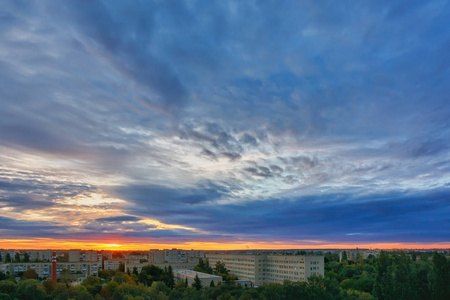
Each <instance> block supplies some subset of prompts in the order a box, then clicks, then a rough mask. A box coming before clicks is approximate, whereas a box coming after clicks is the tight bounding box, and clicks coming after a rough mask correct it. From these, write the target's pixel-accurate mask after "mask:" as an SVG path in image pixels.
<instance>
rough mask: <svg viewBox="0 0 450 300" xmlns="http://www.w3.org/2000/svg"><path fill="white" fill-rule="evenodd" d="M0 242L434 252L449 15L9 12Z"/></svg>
mask: <svg viewBox="0 0 450 300" xmlns="http://www.w3.org/2000/svg"><path fill="white" fill-rule="evenodd" d="M0 39H1V41H2V43H1V44H0V105H1V109H0V247H3V248H22V249H27V248H28V249H31V248H33V249H35V248H36V246H39V247H42V248H46V249H47V248H55V249H71V248H81V247H83V245H84V247H85V249H86V248H88V249H94V248H95V249H101V248H103V249H105V248H106V247H109V249H117V250H120V249H134V250H138V249H142V248H144V249H147V248H174V247H176V248H189V249H202V250H213V249H232V248H233V249H235V248H240V249H244V250H245V249H246V248H247V247H248V248H253V249H286V248H290V249H298V248H299V247H300V248H308V249H324V248H342V249H347V248H353V247H360V248H369V247H370V248H386V249H392V248H399V249H400V248H404V249H416V248H420V249H425V248H439V249H448V248H449V247H450V239H449V238H450V230H449V228H450V217H449V216H450V160H449V158H450V123H449V120H450V98H449V97H450V96H449V95H450V58H449V55H448V53H449V52H450V46H449V45H450V44H449V41H450V4H448V3H445V2H442V1H437V0H436V1H434V0H432V1H418V2H407V3H404V2H401V1H378V0H377V1H375V0H373V1H365V2H363V3H362V2H360V1H354V2H352V1H350V2H345V3H335V2H334V1H330V2H325V3H322V2H321V3H317V2H316V1H287V2H283V3H279V2H277V1H274V2H272V1H257V2H247V1H245V2H242V1H218V2H210V1H207V2H206V3H205V1H136V2H134V1H133V3H128V2H123V1H103V2H102V1H85V2H63V1H58V2H54V1H53V2H42V1H26V2H23V3H22V2H17V1H5V3H2V6H1V8H0Z"/></svg>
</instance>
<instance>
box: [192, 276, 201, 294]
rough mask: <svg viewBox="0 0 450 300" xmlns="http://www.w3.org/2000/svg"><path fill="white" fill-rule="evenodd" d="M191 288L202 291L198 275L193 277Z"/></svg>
mask: <svg viewBox="0 0 450 300" xmlns="http://www.w3.org/2000/svg"><path fill="white" fill-rule="evenodd" d="M192 287H193V288H195V289H196V290H197V291H199V290H201V289H202V287H203V286H202V281H201V280H200V278H199V277H198V275H197V274H196V275H195V278H194V283H193V284H192Z"/></svg>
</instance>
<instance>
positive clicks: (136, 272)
mask: <svg viewBox="0 0 450 300" xmlns="http://www.w3.org/2000/svg"><path fill="white" fill-rule="evenodd" d="M133 274H134V275H138V274H139V273H138V269H137V267H133Z"/></svg>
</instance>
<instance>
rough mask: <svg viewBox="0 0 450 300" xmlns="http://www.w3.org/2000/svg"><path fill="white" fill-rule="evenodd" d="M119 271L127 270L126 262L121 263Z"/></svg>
mask: <svg viewBox="0 0 450 300" xmlns="http://www.w3.org/2000/svg"><path fill="white" fill-rule="evenodd" d="M118 270H119V272H125V264H124V263H119V269H118Z"/></svg>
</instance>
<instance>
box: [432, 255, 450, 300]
mask: <svg viewBox="0 0 450 300" xmlns="http://www.w3.org/2000/svg"><path fill="white" fill-rule="evenodd" d="M430 285H431V294H432V298H433V299H437V300H441V299H442V300H444V299H450V262H449V261H448V260H447V259H446V258H445V256H443V255H441V254H439V253H437V252H436V251H435V252H434V253H433V264H432V269H431V272H430Z"/></svg>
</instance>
